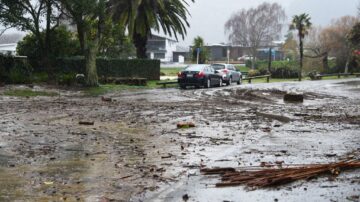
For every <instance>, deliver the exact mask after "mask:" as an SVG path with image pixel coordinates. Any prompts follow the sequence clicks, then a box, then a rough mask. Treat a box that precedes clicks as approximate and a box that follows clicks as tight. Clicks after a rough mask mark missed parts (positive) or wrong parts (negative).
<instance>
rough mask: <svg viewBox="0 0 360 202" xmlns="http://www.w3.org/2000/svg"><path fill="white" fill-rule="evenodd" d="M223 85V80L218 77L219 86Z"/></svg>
mask: <svg viewBox="0 0 360 202" xmlns="http://www.w3.org/2000/svg"><path fill="white" fill-rule="evenodd" d="M222 85H223V80H222V79H219V87H221V86H222Z"/></svg>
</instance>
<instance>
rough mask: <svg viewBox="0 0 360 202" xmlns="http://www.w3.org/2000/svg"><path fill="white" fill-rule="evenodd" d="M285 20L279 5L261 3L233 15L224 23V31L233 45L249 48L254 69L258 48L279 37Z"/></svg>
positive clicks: (283, 12)
mask: <svg viewBox="0 0 360 202" xmlns="http://www.w3.org/2000/svg"><path fill="white" fill-rule="evenodd" d="M285 18H286V15H285V11H284V9H283V8H282V7H281V6H280V5H279V4H277V3H273V4H270V3H263V4H261V5H259V6H258V7H257V8H251V9H249V10H245V9H243V10H241V11H239V12H237V13H235V14H233V15H232V16H231V17H230V19H229V20H228V21H227V22H226V23H225V30H226V32H227V33H228V34H229V35H228V37H229V41H231V42H232V43H233V44H237V45H242V46H244V47H249V48H250V52H251V56H252V68H254V67H255V66H254V65H255V61H256V54H257V50H258V48H259V47H261V46H269V45H270V44H271V42H272V41H274V40H276V39H278V38H279V37H280V34H281V30H282V27H283V21H284V20H285Z"/></svg>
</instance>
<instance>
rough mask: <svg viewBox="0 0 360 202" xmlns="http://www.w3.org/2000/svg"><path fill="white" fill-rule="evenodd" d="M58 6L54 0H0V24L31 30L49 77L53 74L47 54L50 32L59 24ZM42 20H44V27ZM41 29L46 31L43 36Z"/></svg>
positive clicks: (49, 48)
mask: <svg viewBox="0 0 360 202" xmlns="http://www.w3.org/2000/svg"><path fill="white" fill-rule="evenodd" d="M58 8H59V5H58V4H57V3H56V2H55V1H54V0H0V24H3V25H4V26H5V27H13V28H16V29H19V30H21V31H26V32H31V33H32V34H33V35H34V36H35V37H36V42H37V44H38V46H39V47H41V50H42V51H41V53H40V54H41V64H42V66H43V67H44V68H45V69H46V70H47V71H48V74H49V78H52V76H53V74H52V73H53V72H52V69H51V64H50V60H49V54H48V53H49V51H51V47H50V40H51V39H50V36H51V34H50V32H51V31H52V30H53V29H55V28H56V27H57V26H58V25H59V23H58V19H59V16H60V15H61V13H60V12H59V10H58ZM42 22H45V28H44V27H43V26H42V25H43V24H42ZM42 30H45V32H46V37H45V38H42V37H41V32H42Z"/></svg>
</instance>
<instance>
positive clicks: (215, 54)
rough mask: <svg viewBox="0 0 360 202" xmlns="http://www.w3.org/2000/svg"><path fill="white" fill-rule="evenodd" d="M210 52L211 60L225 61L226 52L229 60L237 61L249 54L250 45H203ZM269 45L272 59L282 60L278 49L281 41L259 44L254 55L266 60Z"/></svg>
mask: <svg viewBox="0 0 360 202" xmlns="http://www.w3.org/2000/svg"><path fill="white" fill-rule="evenodd" d="M205 47H206V48H207V49H208V50H209V52H210V60H212V61H227V60H228V53H229V58H230V60H231V61H239V60H240V59H241V58H245V57H244V56H250V55H251V52H250V47H244V46H240V45H231V44H223V43H221V44H212V45H207V46H205ZM269 47H271V48H272V52H273V55H275V57H274V60H282V59H283V56H284V54H283V52H282V51H280V47H281V43H280V42H273V43H272V44H271V45H269V46H261V47H259V49H258V51H257V55H256V57H257V58H258V59H260V60H267V59H268V58H269Z"/></svg>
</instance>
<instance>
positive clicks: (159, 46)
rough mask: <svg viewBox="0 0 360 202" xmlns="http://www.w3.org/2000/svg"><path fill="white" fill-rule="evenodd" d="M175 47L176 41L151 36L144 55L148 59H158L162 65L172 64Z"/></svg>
mask: <svg viewBox="0 0 360 202" xmlns="http://www.w3.org/2000/svg"><path fill="white" fill-rule="evenodd" d="M176 46H177V41H176V40H174V39H171V38H168V37H165V36H159V35H154V34H153V35H151V36H150V37H149V38H148V42H147V46H146V54H147V56H148V58H150V59H158V60H160V61H161V62H164V63H166V62H172V61H173V52H175V51H176Z"/></svg>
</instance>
